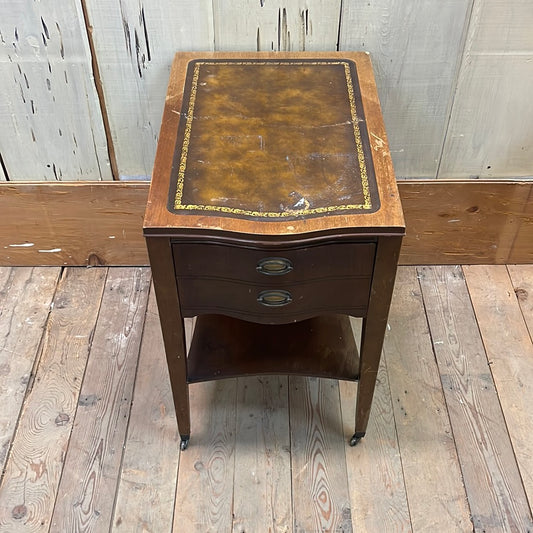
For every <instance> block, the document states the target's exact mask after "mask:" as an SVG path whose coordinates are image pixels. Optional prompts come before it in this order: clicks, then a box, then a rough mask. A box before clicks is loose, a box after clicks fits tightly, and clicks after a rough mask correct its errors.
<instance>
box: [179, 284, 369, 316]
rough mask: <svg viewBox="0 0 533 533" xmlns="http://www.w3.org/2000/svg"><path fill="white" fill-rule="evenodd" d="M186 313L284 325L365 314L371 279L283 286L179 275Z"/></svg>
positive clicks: (182, 301)
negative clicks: (313, 318)
mask: <svg viewBox="0 0 533 533" xmlns="http://www.w3.org/2000/svg"><path fill="white" fill-rule="evenodd" d="M178 291H179V297H180V304H181V309H182V313H183V316H188V317H190V316H196V315H202V314H221V315H227V316H231V317H235V318H241V319H244V320H249V321H252V322H259V323H263V324H284V323H288V322H294V321H297V320H304V319H306V318H310V317H313V316H318V315H324V314H330V313H339V314H346V315H351V316H365V314H366V310H367V306H368V298H369V293H370V278H369V277H368V278H367V277H364V278H341V279H334V280H315V281H312V282H307V283H299V284H295V285H292V286H289V287H287V286H283V287H280V288H279V289H278V288H276V287H272V286H261V285H254V284H246V283H242V282H238V281H231V280H216V279H205V278H189V277H187V278H178Z"/></svg>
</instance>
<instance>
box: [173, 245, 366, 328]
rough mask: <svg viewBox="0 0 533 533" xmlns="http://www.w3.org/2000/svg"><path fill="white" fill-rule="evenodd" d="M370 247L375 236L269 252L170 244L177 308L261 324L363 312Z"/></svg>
mask: <svg viewBox="0 0 533 533" xmlns="http://www.w3.org/2000/svg"><path fill="white" fill-rule="evenodd" d="M375 248H376V245H375V243H350V242H349V243H343V244H322V245H315V246H309V247H304V248H295V249H294V248H282V249H277V250H276V251H275V252H272V251H265V250H258V249H250V248H243V247H234V246H230V245H220V244H174V245H173V253H174V263H175V268H176V275H177V282H178V290H179V297H180V303H181V308H182V313H183V315H184V316H196V315H201V314H208V313H219V314H224V315H227V316H232V317H235V318H243V319H245V320H252V321H256V322H260V323H268V324H282V323H286V322H291V321H295V320H302V319H304V318H310V317H312V316H317V315H320V314H328V313H343V314H348V315H352V316H364V314H365V312H366V308H367V305H368V296H369V291H370V280H371V277H372V269H373V266H374V255H375Z"/></svg>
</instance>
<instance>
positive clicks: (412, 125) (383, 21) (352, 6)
mask: <svg viewBox="0 0 533 533" xmlns="http://www.w3.org/2000/svg"><path fill="white" fill-rule="evenodd" d="M470 5H471V1H470V0H468V1H465V0H452V1H449V2H441V1H440V0H427V1H420V0H417V1H415V2H403V1H400V0H376V1H374V2H367V1H366V0H365V1H364V2H363V1H352V2H344V3H343V11H342V21H341V27H340V40H339V46H340V49H341V50H366V51H368V52H370V55H371V57H372V62H373V65H374V70H375V76H376V81H377V86H378V92H379V96H380V100H381V105H382V108H383V116H384V119H385V126H386V128H387V132H388V137H389V142H390V149H391V155H392V159H393V162H394V167H395V170H396V174H397V176H398V177H408V178H434V177H435V176H436V173H437V164H438V161H439V158H440V154H441V150H442V144H443V141H444V135H445V132H446V125H447V123H448V116H449V109H450V105H451V101H452V97H453V92H454V88H455V79H456V75H457V69H458V65H459V62H460V58H461V51H462V43H463V40H464V39H463V35H464V33H465V25H466V24H467V21H468V15H469V11H470Z"/></svg>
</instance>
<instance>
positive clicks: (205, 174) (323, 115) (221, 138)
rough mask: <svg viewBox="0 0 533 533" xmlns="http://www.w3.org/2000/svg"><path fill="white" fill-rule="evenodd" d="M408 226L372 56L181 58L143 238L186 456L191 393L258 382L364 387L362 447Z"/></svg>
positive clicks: (359, 423) (359, 412)
mask: <svg viewBox="0 0 533 533" xmlns="http://www.w3.org/2000/svg"><path fill="white" fill-rule="evenodd" d="M404 232H405V226H404V221H403V214H402V209H401V204H400V201H399V197H398V190H397V187H396V180H395V177H394V172H393V169H392V163H391V159H390V151H389V148H388V145H387V137H386V133H385V129H384V125H383V119H382V117H381V111H380V107H379V101H378V96H377V90H376V87H375V82H374V78H373V74H372V67H371V63H370V58H369V56H368V54H366V53H362V52H323V53H306V52H287V53H285V52H277V53H261V52H257V53H225V52H214V53H196V52H190V53H189V52H180V53H178V54H176V58H175V61H174V63H173V66H172V71H171V74H170V83H169V88H168V93H167V98H166V100H165V111H164V114H163V120H162V126H161V132H160V135H159V141H158V149H157V155H156V160H155V165H154V169H153V173H152V182H151V186H150V194H149V198H148V204H147V209H146V215H145V220H144V234H145V237H146V243H147V248H148V253H149V256H150V265H151V267H152V275H153V281H154V288H155V292H156V297H157V304H158V307H159V316H160V320H161V328H162V332H163V339H164V341H165V351H166V355H167V361H168V368H169V375H170V380H171V384H172V391H173V397H174V403H175V406H176V415H177V419H178V426H179V432H180V435H181V437H182V442H181V448H182V449H185V448H186V447H187V444H188V442H189V435H190V429H191V421H190V414H189V396H188V387H189V385H191V386H193V385H192V384H194V383H196V382H199V381H205V380H209V379H220V378H224V377H235V376H243V375H258V374H293V375H302V376H317V377H326V378H336V379H346V380H358V381H359V386H358V389H357V395H358V398H357V408H356V422H355V434H354V435H353V437H352V439H351V441H350V442H351V444H356V443H357V442H358V441H359V440H360V439H361V437H362V436H363V435H364V433H365V431H366V427H367V423H368V417H369V415H370V406H371V401H372V395H373V391H374V387H375V383H376V375H377V369H378V365H379V359H380V354H381V347H382V343H383V338H384V334H385V328H386V324H387V313H388V309H389V304H390V299H391V295H392V288H393V285H394V276H395V272H396V266H397V262H398V255H399V250H400V244H401V240H402V236H403V234H404ZM350 316H356V317H363V318H364V320H363V333H362V342H361V354H360V356H359V355H358V354H357V348H356V344H355V342H354V339H353V333H352V329H351V325H350V320H349V317H350ZM184 317H196V322H195V327H194V332H193V336H192V339H190V341H191V342H190V349H189V350H187V349H186V346H187V343H186V342H185V328H184V322H183V319H184Z"/></svg>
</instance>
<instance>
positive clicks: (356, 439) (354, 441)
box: [350, 433, 365, 446]
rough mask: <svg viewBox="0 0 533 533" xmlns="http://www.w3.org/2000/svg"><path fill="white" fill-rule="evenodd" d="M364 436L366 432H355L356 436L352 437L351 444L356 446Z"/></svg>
mask: <svg viewBox="0 0 533 533" xmlns="http://www.w3.org/2000/svg"><path fill="white" fill-rule="evenodd" d="M364 436H365V434H364V433H355V434H354V436H353V437H352V438H351V439H350V446H356V445H357V444H358V443H359V442H360V441H361V439H362V438H363V437H364Z"/></svg>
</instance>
